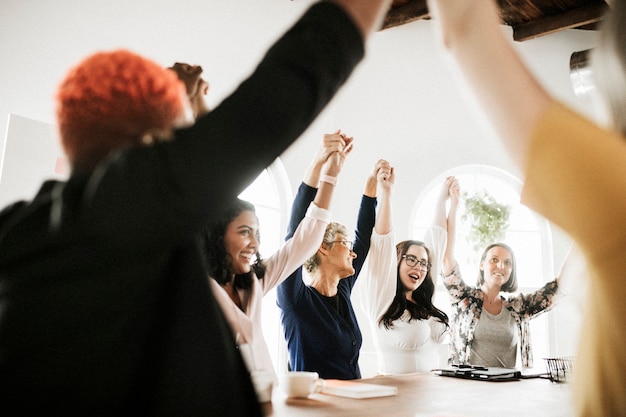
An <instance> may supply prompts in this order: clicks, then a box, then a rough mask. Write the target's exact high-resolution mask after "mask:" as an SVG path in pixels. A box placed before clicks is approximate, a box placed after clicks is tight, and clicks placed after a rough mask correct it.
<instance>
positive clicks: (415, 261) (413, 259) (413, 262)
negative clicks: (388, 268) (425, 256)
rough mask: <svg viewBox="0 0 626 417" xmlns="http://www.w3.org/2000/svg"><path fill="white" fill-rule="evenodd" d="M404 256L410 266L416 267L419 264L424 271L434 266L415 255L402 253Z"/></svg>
mask: <svg viewBox="0 0 626 417" xmlns="http://www.w3.org/2000/svg"><path fill="white" fill-rule="evenodd" d="M402 257H403V258H404V260H405V261H406V264H407V265H408V266H410V267H411V268H414V267H415V266H417V265H419V268H420V269H421V270H422V271H428V270H429V269H430V267H431V266H432V265H431V264H429V263H428V262H426V261H422V260H421V259H417V258H416V257H415V256H413V255H402Z"/></svg>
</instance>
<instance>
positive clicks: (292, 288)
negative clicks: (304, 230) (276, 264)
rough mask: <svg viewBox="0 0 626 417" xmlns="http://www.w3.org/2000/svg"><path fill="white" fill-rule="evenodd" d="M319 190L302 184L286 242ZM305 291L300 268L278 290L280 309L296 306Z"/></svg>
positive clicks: (294, 202)
mask: <svg viewBox="0 0 626 417" xmlns="http://www.w3.org/2000/svg"><path fill="white" fill-rule="evenodd" d="M316 193H317V189H316V188H313V187H310V186H308V185H306V184H305V183H301V184H300V187H298V192H297V193H296V198H295V199H294V201H293V206H292V208H291V217H290V219H289V226H288V227H287V236H286V237H285V240H289V239H290V238H291V237H292V236H293V234H294V233H295V231H296V229H297V228H298V225H299V224H300V221H302V219H303V218H304V215H305V214H306V210H307V208H308V207H309V205H310V204H311V201H313V199H314V198H315V194H316ZM303 291H304V282H303V281H302V266H299V267H298V268H297V269H296V270H295V271H293V272H292V273H291V275H289V278H287V279H286V280H285V281H283V282H282V283H281V284H280V285H279V286H278V287H277V290H276V297H277V304H278V306H279V307H280V308H282V309H285V308H287V306H288V305H292V304H295V303H296V302H297V301H298V299H299V298H300V296H301V295H302V292H303Z"/></svg>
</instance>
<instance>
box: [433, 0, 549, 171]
mask: <svg viewBox="0 0 626 417" xmlns="http://www.w3.org/2000/svg"><path fill="white" fill-rule="evenodd" d="M445 2H448V3H445ZM468 4H469V3H468V0H458V1H451V0H429V7H431V9H432V10H433V12H434V14H435V19H436V20H437V24H438V25H439V26H440V28H441V35H442V37H443V42H444V45H445V47H446V49H447V50H448V51H449V52H450V54H451V55H452V56H453V58H454V59H455V61H456V63H457V65H458V66H459V67H460V69H461V72H462V75H463V78H464V79H465V81H466V82H467V83H468V85H469V87H470V89H471V91H472V92H473V94H474V96H475V97H476V99H477V101H478V103H479V104H480V105H481V107H482V108H483V110H484V112H485V113H486V115H487V117H488V118H489V120H490V121H491V123H492V125H493V126H494V128H495V130H496V133H497V134H498V135H499V137H500V139H501V140H502V142H503V144H504V145H505V147H506V148H507V150H508V151H509V153H510V155H511V156H512V157H513V159H514V161H515V162H516V163H517V164H518V166H519V167H520V168H522V169H523V168H524V167H525V158H526V152H527V147H528V140H529V137H530V134H531V131H532V129H533V127H534V125H535V124H536V121H537V120H538V118H539V116H540V115H541V114H542V112H543V111H544V110H545V108H546V106H547V105H549V103H550V101H551V99H550V97H549V96H548V94H547V93H546V92H545V90H544V89H543V88H542V87H541V86H540V85H539V84H538V83H537V81H536V80H535V79H534V77H533V76H532V74H531V73H530V72H529V70H528V69H527V68H526V66H525V65H524V63H523V62H522V60H521V59H520V57H519V56H518V55H517V52H516V51H515V50H514V48H513V46H512V45H511V41H510V40H509V39H508V38H506V36H505V34H504V33H503V30H502V27H501V21H500V18H499V16H498V12H497V8H496V4H495V2H494V0H471V4H469V5H468ZM455 5H456V6H458V7H457V9H454V10H453V9H452V8H453V7H455ZM439 8H440V10H439ZM459 8H461V9H464V10H463V11H462V12H460V11H459V12H456V11H455V10H458V9H459ZM457 13H458V14H457ZM455 14H456V15H455ZM461 14H462V15H461Z"/></svg>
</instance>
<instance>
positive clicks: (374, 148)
mask: <svg viewBox="0 0 626 417" xmlns="http://www.w3.org/2000/svg"><path fill="white" fill-rule="evenodd" d="M311 3H312V1H311V0H295V1H290V0H236V1H232V0H211V1H206V0H183V1H181V2H171V1H166V0H150V1H148V0H135V1H132V2H129V1H125V0H109V1H106V2H95V1H86V0H50V1H45V2H44V1H40V0H2V2H0V56H2V57H3V65H1V66H0V97H1V99H0V126H5V124H6V121H7V119H8V115H9V114H10V113H15V114H18V115H21V116H25V117H28V118H32V119H36V120H41V121H44V122H49V123H54V100H53V97H54V92H55V88H56V86H57V84H58V83H59V81H60V80H61V79H62V77H63V76H64V74H65V73H66V71H67V70H68V69H69V67H70V66H72V65H73V64H75V63H76V62H78V61H79V60H80V59H82V58H84V57H85V56H87V55H88V54H91V53H92V52H95V51H96V50H100V49H113V48H119V47H124V48H128V49H131V50H134V51H136V52H139V53H141V54H143V55H145V56H148V57H150V58H152V59H154V60H155V61H157V62H159V63H161V64H163V65H170V64H172V63H173V62H174V61H185V62H190V63H197V64H201V65H202V66H203V67H204V70H205V77H206V78H207V79H208V80H209V82H210V83H211V93H210V98H209V102H210V103H211V104H212V105H215V104H217V103H219V101H221V99H223V98H224V97H225V95H226V94H228V92H230V91H231V90H232V89H234V88H235V87H236V86H237V84H238V83H239V82H240V81H241V79H242V77H244V76H245V75H246V74H248V73H249V72H250V71H251V70H252V69H253V68H254V66H255V64H256V63H257V62H258V60H259V59H260V58H261V56H262V55H263V53H264V51H265V50H266V49H267V47H268V46H269V45H270V44H271V42H273V40H275V39H276V38H277V37H278V36H279V35H280V34H281V33H282V32H283V31H284V30H285V29H286V28H287V27H288V26H289V25H290V24H291V23H292V22H294V21H295V20H296V19H297V17H298V16H299V15H300V14H301V13H302V12H303V11H304V10H305V9H306V7H307V6H308V5H309V4H311ZM503 30H504V31H506V32H507V33H509V34H510V31H509V30H508V28H503ZM595 40H596V34H595V33H594V32H585V31H577V30H569V31H564V32H560V33H556V34H552V35H549V36H546V37H542V38H538V39H535V40H530V41H526V42H524V43H521V44H516V47H517V49H518V50H519V52H520V53H521V54H522V55H523V57H524V58H525V60H526V62H527V63H528V65H529V66H530V68H531V69H532V70H533V71H534V72H535V73H536V75H537V76H538V77H539V79H540V80H541V81H542V82H543V83H544V84H545V85H546V86H547V88H548V89H549V90H550V91H551V92H553V94H554V95H556V96H557V97H558V98H559V99H561V100H564V101H565V102H567V103H569V104H570V105H571V106H573V107H575V108H576V109H578V110H580V111H583V112H586V113H588V114H591V110H590V103H588V102H586V101H584V100H581V99H578V98H576V97H575V95H574V94H573V91H572V88H571V83H570V79H569V57H570V55H571V53H572V52H575V51H580V50H583V49H588V48H591V47H593V46H594V42H595ZM511 99H512V100H514V99H515V97H511ZM337 128H341V129H343V130H344V131H345V132H346V133H347V134H349V135H353V136H354V137H355V138H356V149H355V151H354V152H353V154H352V155H351V156H350V159H349V161H348V162H347V163H346V167H345V169H344V172H343V173H342V176H341V178H340V182H339V185H338V195H337V197H336V198H335V200H334V208H333V211H334V213H335V217H336V219H337V220H338V221H341V222H343V223H346V224H348V225H353V224H354V216H355V214H356V210H357V204H358V201H359V198H360V194H361V191H362V187H363V183H364V180H365V177H366V175H367V173H368V172H369V170H370V169H371V167H372V166H373V164H374V163H375V161H376V160H377V159H378V158H385V159H388V160H389V161H390V162H391V163H392V164H393V165H394V166H395V167H396V170H397V185H396V187H395V197H394V206H395V220H396V236H397V238H398V239H404V238H406V237H408V228H409V223H408V221H409V215H410V214H411V209H412V205H413V202H414V200H415V198H416V197H417V195H418V194H419V192H420V190H421V189H422V188H423V187H424V186H425V185H426V184H427V183H428V182H429V181H431V180H432V179H433V178H434V177H436V176H437V175H438V174H439V173H441V172H442V171H444V170H447V169H449V168H451V167H454V166H457V165H461V164H475V163H484V164H490V165H493V166H496V167H499V168H502V169H505V170H508V171H510V172H511V173H513V174H514V175H518V176H519V172H518V171H517V170H516V169H514V168H513V167H512V166H511V162H510V159H509V158H508V156H507V155H506V154H504V153H503V150H502V148H501V146H500V145H499V143H498V141H497V140H496V139H495V138H494V135H493V134H492V132H491V131H490V130H489V128H488V127H486V125H485V124H484V123H482V116H481V115H480V114H479V113H478V112H477V111H476V110H475V109H474V106H472V103H471V102H470V101H468V100H467V99H466V97H465V93H464V90H463V89H462V88H460V87H459V83H458V82H457V81H456V78H455V77H454V76H453V73H452V71H451V70H450V67H449V66H448V65H447V64H446V62H445V59H444V58H443V56H442V54H441V53H440V50H439V48H438V43H437V39H436V37H435V36H434V33H433V30H432V25H431V22H429V21H417V22H413V23H410V24H407V25H404V26H401V27H398V28H394V29H391V30H386V31H383V32H379V33H376V34H375V35H374V36H373V38H372V39H371V42H370V43H369V44H368V47H367V57H366V59H365V60H364V61H363V62H362V63H361V65H360V66H359V67H358V69H357V71H356V72H355V74H354V75H353V77H352V78H351V79H350V80H349V82H348V83H347V85H346V86H345V87H344V89H343V90H342V91H341V92H340V94H339V95H338V96H337V97H336V99H335V100H334V101H333V102H332V104H331V105H330V106H329V107H328V108H327V109H326V110H325V111H324V112H323V114H322V115H321V117H320V118H319V119H318V120H317V121H316V123H314V125H313V126H312V127H311V128H309V129H308V130H307V132H305V134H304V135H303V136H302V138H301V139H300V140H299V141H298V142H297V143H295V144H294V145H293V146H292V147H291V148H290V149H288V150H287V151H286V152H285V154H284V155H283V156H282V161H283V163H284V164H285V167H286V169H287V172H288V173H289V174H290V180H291V184H292V188H293V190H294V191H295V188H296V187H297V185H298V184H299V182H300V179H301V177H302V175H303V173H304V169H305V167H306V163H303V161H308V160H309V155H310V152H311V150H312V149H314V148H315V147H316V146H317V144H318V142H319V140H320V138H321V135H322V134H323V133H325V132H330V131H334V130H335V129H337ZM1 138H2V140H3V139H4V135H2V136H1ZM0 149H3V147H0ZM554 234H555V239H554V242H555V259H554V265H555V268H558V266H560V264H561V261H562V258H563V256H564V255H565V251H566V249H567V246H568V244H569V240H568V239H567V238H566V237H565V236H564V235H563V234H562V233H561V232H560V231H559V230H554ZM555 272H556V271H555ZM562 320H567V318H563V319H562Z"/></svg>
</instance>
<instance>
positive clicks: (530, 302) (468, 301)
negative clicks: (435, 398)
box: [442, 264, 559, 368]
mask: <svg viewBox="0 0 626 417" xmlns="http://www.w3.org/2000/svg"><path fill="white" fill-rule="evenodd" d="M442 280H443V284H444V285H445V287H446V289H447V290H448V293H449V294H450V301H451V303H452V310H453V320H452V323H451V328H452V342H451V344H450V346H451V352H450V359H449V361H450V363H453V364H466V365H467V364H469V358H470V352H471V347H472V341H473V340H474V331H475V330H476V325H477V324H478V319H479V318H480V314H481V312H482V309H483V299H484V297H483V291H482V290H481V289H480V288H477V287H471V286H468V285H467V284H466V283H465V281H463V279H462V278H461V272H460V269H459V265H458V264H457V265H456V266H455V267H454V269H453V270H452V272H451V273H450V274H449V275H447V276H443V275H442ZM558 286H559V282H558V278H556V279H554V280H552V281H550V282H548V283H547V284H545V285H544V286H543V287H542V288H540V289H538V290H537V291H535V292H532V293H529V294H521V293H520V294H518V295H511V296H509V297H506V298H505V297H502V296H501V298H502V305H503V306H504V307H505V308H507V309H508V310H509V311H511V314H512V315H513V318H514V319H515V321H516V322H517V330H518V336H519V346H520V351H521V352H520V353H521V362H522V367H524V368H531V367H532V366H533V355H532V348H531V338H530V329H529V324H530V319H532V318H533V317H535V316H537V315H538V314H540V313H543V312H544V311H548V310H550V308H552V305H553V303H554V301H555V300H554V297H555V295H556V292H557V290H558Z"/></svg>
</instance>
